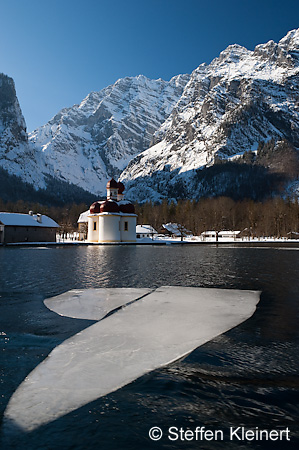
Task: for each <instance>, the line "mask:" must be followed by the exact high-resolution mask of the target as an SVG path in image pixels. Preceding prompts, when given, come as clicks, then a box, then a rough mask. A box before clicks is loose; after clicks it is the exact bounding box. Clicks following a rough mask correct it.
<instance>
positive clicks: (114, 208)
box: [78, 178, 137, 243]
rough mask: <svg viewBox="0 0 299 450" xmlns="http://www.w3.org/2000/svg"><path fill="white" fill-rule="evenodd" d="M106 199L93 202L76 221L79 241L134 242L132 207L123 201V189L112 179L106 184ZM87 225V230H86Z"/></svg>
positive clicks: (134, 227)
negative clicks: (85, 238) (85, 237)
mask: <svg viewBox="0 0 299 450" xmlns="http://www.w3.org/2000/svg"><path fill="white" fill-rule="evenodd" d="M106 188H107V198H106V200H104V201H97V202H94V203H93V204H92V205H91V206H90V208H89V210H88V211H85V212H84V213H82V214H80V217H79V219H78V224H79V233H80V237H81V239H84V236H87V240H88V241H89V242H99V243H105V242H111V243H112V242H136V218H137V215H136V214H135V207H134V205H133V204H132V203H131V202H129V201H126V200H125V199H124V194H123V192H124V190H125V187H124V185H123V183H121V182H120V181H119V182H117V181H115V180H114V178H112V179H111V180H110V181H108V183H107V186H106ZM86 224H87V230H86Z"/></svg>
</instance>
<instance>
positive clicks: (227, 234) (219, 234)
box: [200, 230, 241, 241]
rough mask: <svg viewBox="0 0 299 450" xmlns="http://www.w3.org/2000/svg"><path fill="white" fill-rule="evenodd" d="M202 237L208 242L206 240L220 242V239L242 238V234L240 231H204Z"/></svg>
mask: <svg viewBox="0 0 299 450" xmlns="http://www.w3.org/2000/svg"><path fill="white" fill-rule="evenodd" d="M200 237H201V239H202V240H206V239H208V240H209V239H213V240H216V241H217V240H218V239H233V240H235V239H237V238H240V237H241V232H240V231H234V230H229V231H215V230H212V231H204V232H203V233H201V234H200Z"/></svg>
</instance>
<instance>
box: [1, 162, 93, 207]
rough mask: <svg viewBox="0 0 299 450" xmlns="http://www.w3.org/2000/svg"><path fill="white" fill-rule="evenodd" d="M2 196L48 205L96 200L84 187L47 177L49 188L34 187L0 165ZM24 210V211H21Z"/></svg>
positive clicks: (7, 198)
mask: <svg viewBox="0 0 299 450" xmlns="http://www.w3.org/2000/svg"><path fill="white" fill-rule="evenodd" d="M0 198H1V199H2V201H4V202H17V201H19V200H23V201H24V202H31V203H32V202H35V203H40V204H43V205H48V206H63V205H64V204H66V203H81V202H82V203H88V204H91V203H92V202H93V201H94V195H93V194H91V193H90V192H87V191H85V190H84V189H82V188H80V187H78V186H76V185H74V184H71V183H67V182H66V181H62V180H57V179H54V178H53V177H50V176H48V177H47V189H39V190H36V189H34V186H33V185H32V184H29V183H26V182H24V181H22V179H21V178H20V177H18V176H16V175H11V174H9V173H8V172H7V171H6V170H5V169H3V168H2V167H0ZM20 212H22V211H20Z"/></svg>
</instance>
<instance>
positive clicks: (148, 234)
mask: <svg viewBox="0 0 299 450" xmlns="http://www.w3.org/2000/svg"><path fill="white" fill-rule="evenodd" d="M157 234H158V232H157V231H156V230H155V228H153V227H152V226H151V225H137V226H136V236H137V239H143V238H152V239H154V236H156V235H157Z"/></svg>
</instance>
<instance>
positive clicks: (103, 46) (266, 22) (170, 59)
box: [0, 0, 299, 131]
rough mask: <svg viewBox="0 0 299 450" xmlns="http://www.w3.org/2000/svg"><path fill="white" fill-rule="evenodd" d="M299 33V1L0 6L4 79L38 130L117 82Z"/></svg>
mask: <svg viewBox="0 0 299 450" xmlns="http://www.w3.org/2000/svg"><path fill="white" fill-rule="evenodd" d="M298 27H299V1H298V0H283V1H281V0H280V1H278V0H223V1H220V0H204V1H202V0H180V1H179V0H110V1H109V0H80V1H79V0H0V72H3V73H5V74H7V75H9V76H11V77H12V78H14V80H15V83H16V89H17V95H18V98H19V101H20V104H21V108H22V111H23V114H24V117H25V120H26V123H27V128H28V131H32V130H33V129H34V128H36V127H38V126H40V125H43V124H44V123H46V122H47V121H48V120H49V119H50V118H51V117H53V116H54V115H55V114H56V113H57V112H58V111H59V110H60V109H62V108H63V107H68V106H72V105H73V104H75V103H80V102H81V100H82V99H83V98H84V97H85V96H86V95H87V94H88V93H89V92H91V91H99V90H101V89H102V88H104V87H106V86H108V85H109V84H112V83H114V82H115V81H116V80H117V79H118V78H121V77H125V76H136V75H139V74H143V75H146V76H147V77H149V78H160V77H161V78H163V79H165V80H169V79H170V78H171V77H172V76H174V75H177V74H179V73H190V72H191V71H192V70H194V69H195V68H196V67H197V66H198V65H199V64H201V63H202V62H206V63H209V62H210V61H211V60H212V59H213V58H215V57H216V56H218V55H219V53H220V52H221V51H222V50H224V49H225V48H226V47H227V46H228V45H229V44H234V43H238V44H240V45H243V46H244V47H246V48H248V49H253V48H254V47H255V45H257V44H260V43H264V42H267V41H269V40H270V39H273V40H274V41H275V42H277V41H278V40H279V39H281V38H282V37H283V36H284V35H285V34H286V33H287V32H288V31H289V30H291V29H294V28H298Z"/></svg>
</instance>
